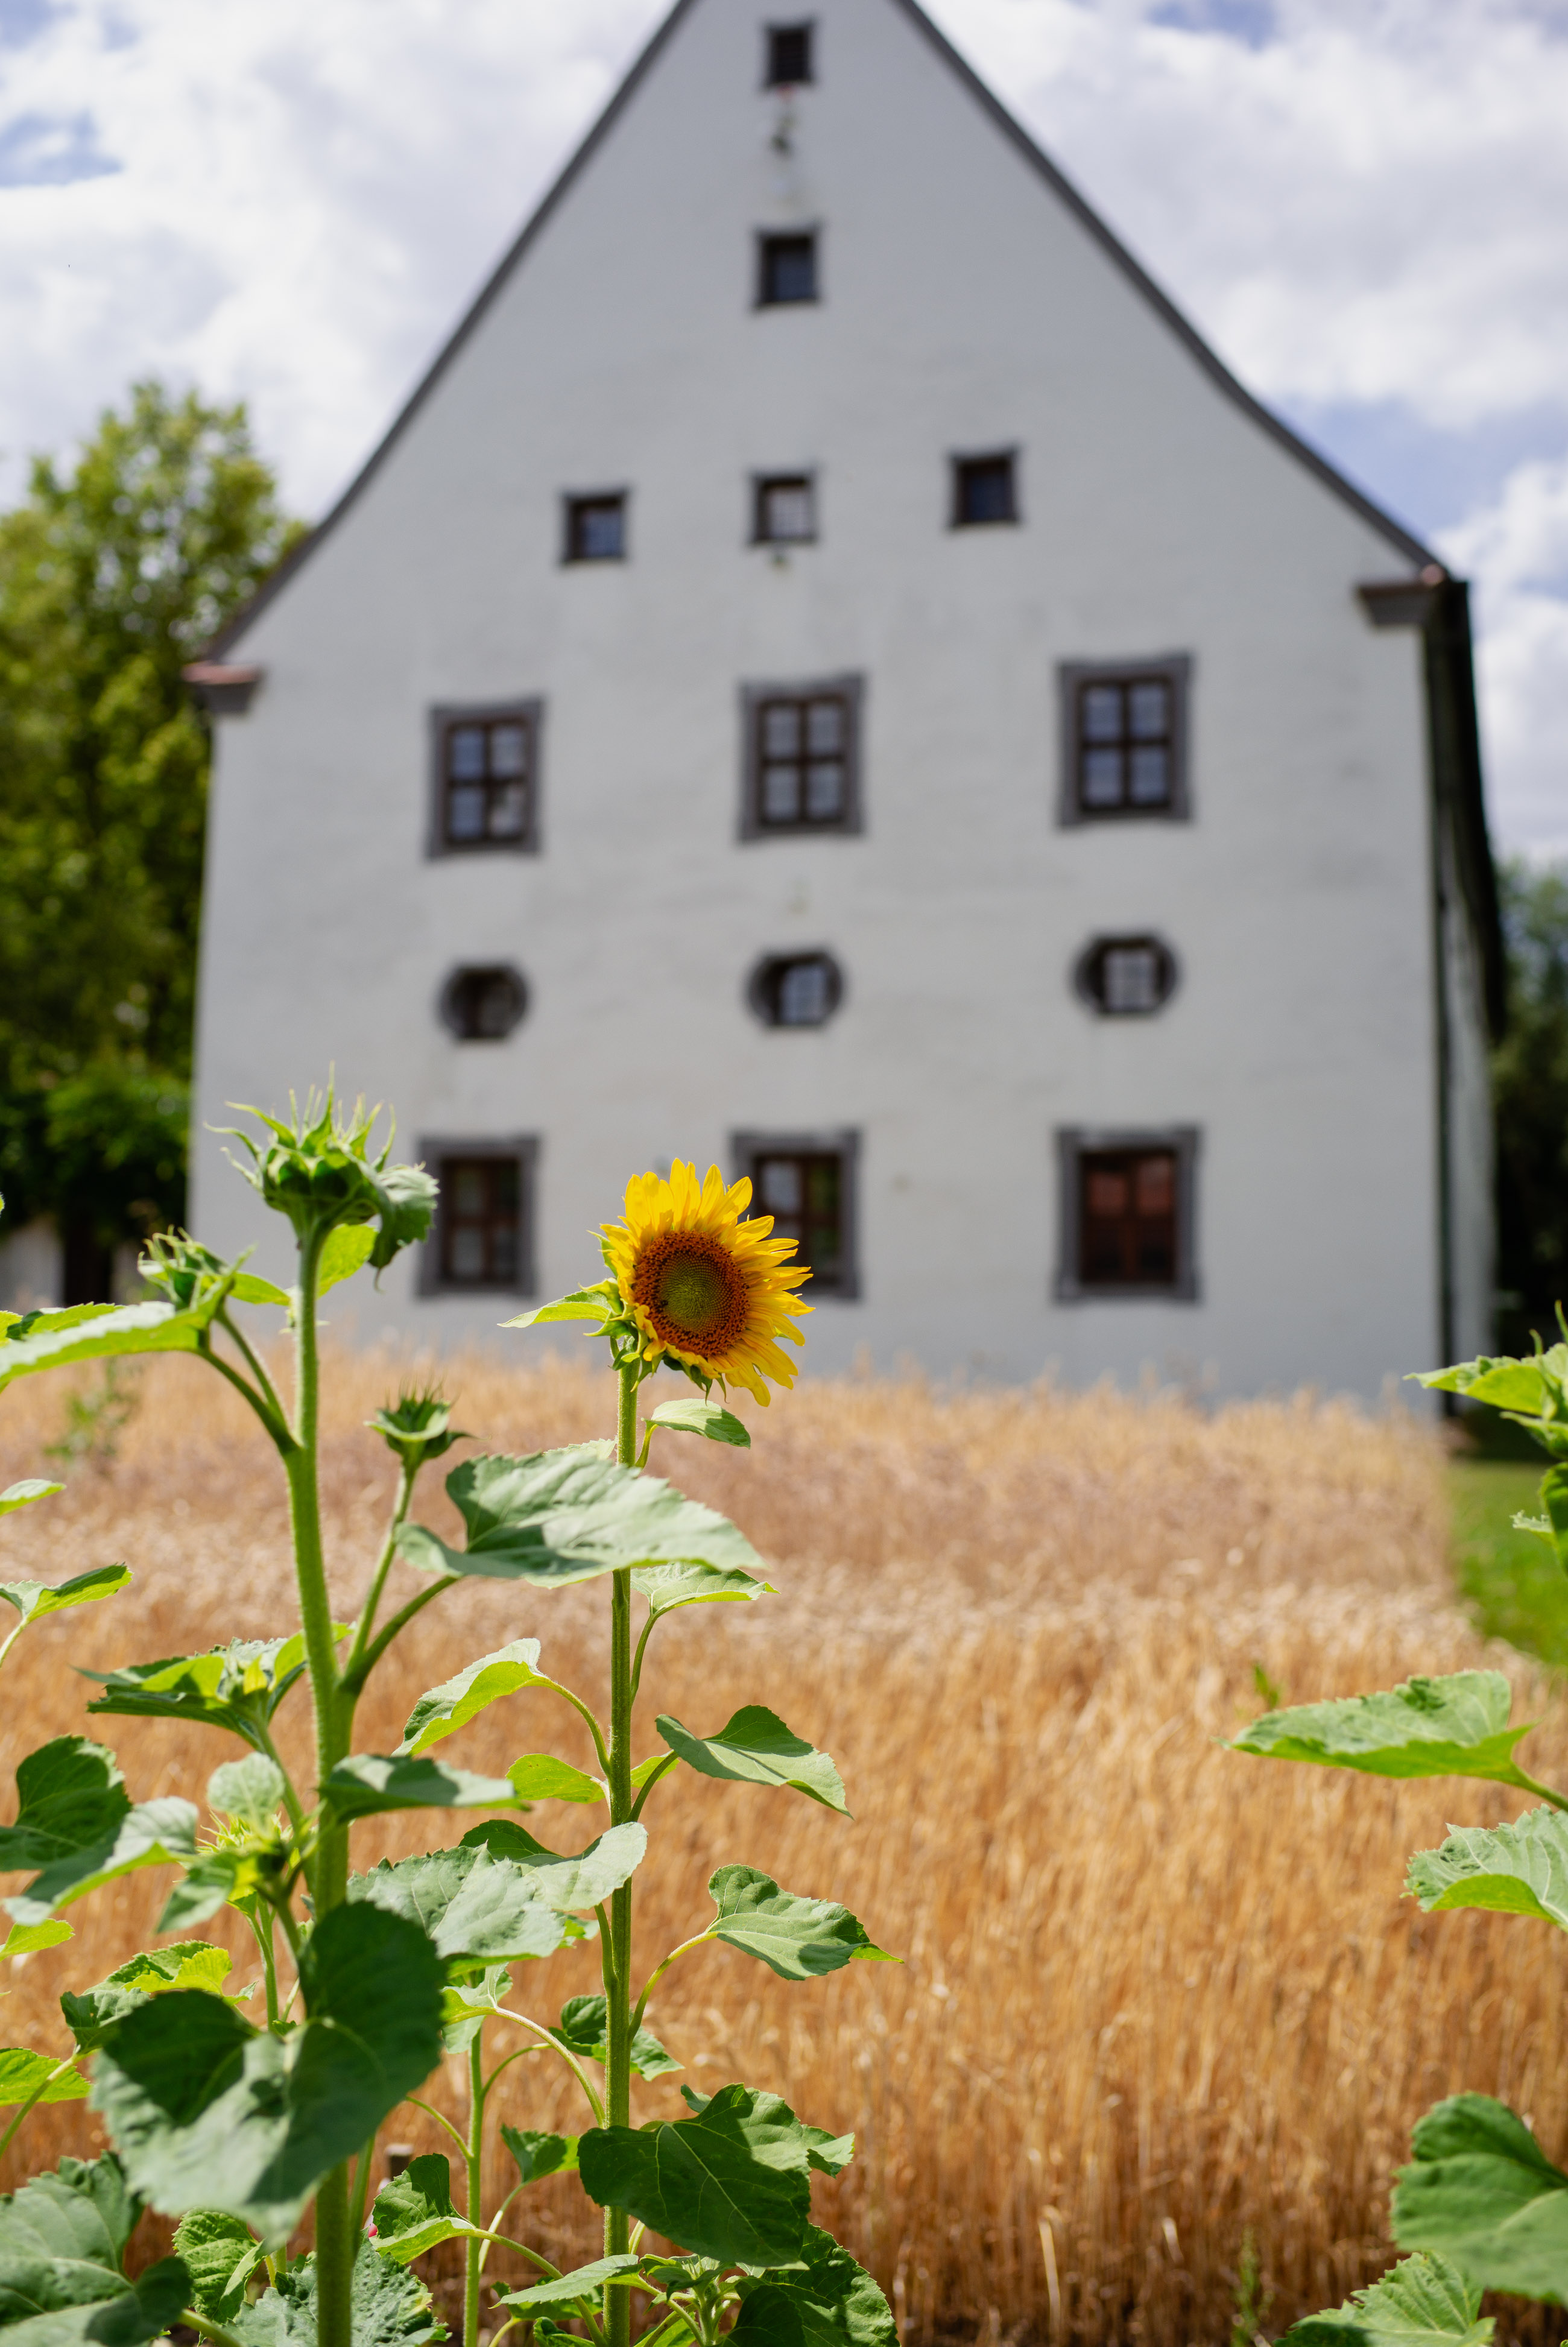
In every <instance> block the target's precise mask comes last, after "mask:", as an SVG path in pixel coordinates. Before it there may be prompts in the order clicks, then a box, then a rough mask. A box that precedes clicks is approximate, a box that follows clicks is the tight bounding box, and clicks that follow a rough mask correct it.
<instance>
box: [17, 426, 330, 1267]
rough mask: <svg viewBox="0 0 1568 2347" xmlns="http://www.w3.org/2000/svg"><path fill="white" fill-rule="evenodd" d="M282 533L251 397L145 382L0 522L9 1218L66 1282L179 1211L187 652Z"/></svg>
mask: <svg viewBox="0 0 1568 2347" xmlns="http://www.w3.org/2000/svg"><path fill="white" fill-rule="evenodd" d="M297 534H298V526H297V525H291V524H290V523H288V522H287V521H286V520H285V518H284V517H283V514H282V509H281V507H280V505H279V501H278V495H277V487H276V484H275V482H274V480H273V478H272V474H271V473H270V472H269V471H268V469H267V467H266V466H264V465H263V464H262V463H261V459H260V458H259V457H258V456H257V455H256V453H255V449H254V447H253V446H252V443H251V432H250V426H249V425H248V423H247V421H246V415H245V410H244V408H243V406H236V407H231V408H221V407H209V406H207V405H203V403H202V402H201V401H200V399H198V398H197V397H196V395H194V394H193V393H188V394H187V395H185V396H184V397H183V398H182V399H179V400H175V399H173V398H171V397H170V395H169V394H168V393H167V392H166V391H165V390H164V389H163V388H162V387H161V386H160V385H159V384H156V383H143V384H137V385H136V386H135V387H134V388H133V390H132V392H131V394H130V397H129V400H128V404H127V406H126V408H125V411H124V412H123V413H115V412H113V411H109V412H106V414H105V415H103V417H102V418H101V420H100V422H99V425H98V429H97V434H96V435H95V436H94V437H93V438H92V439H91V440H90V441H88V442H87V445H86V446H84V447H83V449H82V451H81V453H80V456H79V458H78V460H77V465H76V467H75V469H74V471H71V472H69V473H68V474H67V473H62V472H61V471H60V470H58V469H56V466H55V464H54V463H53V462H52V461H51V460H50V459H49V458H47V457H40V458H38V459H37V460H36V462H35V463H34V466H33V468H32V476H31V481H30V485H29V489H28V494H27V497H26V499H25V501H24V502H23V503H22V504H21V505H20V506H19V507H17V508H16V509H15V511H14V512H12V513H9V514H7V515H5V516H4V517H0V1187H3V1188H4V1191H5V1197H6V1206H7V1211H6V1216H5V1224H4V1225H3V1226H0V1227H3V1228H4V1229H5V1230H15V1229H16V1228H19V1227H20V1225H22V1224H23V1223H24V1222H26V1221H28V1220H31V1219H32V1217H33V1216H34V1215H36V1214H53V1215H54V1216H55V1218H56V1222H57V1223H58V1224H59V1225H60V1227H61V1230H62V1233H63V1234H64V1235H65V1238H66V1241H67V1299H68V1300H69V1298H70V1295H71V1291H73V1290H79V1289H82V1288H84V1287H86V1288H90V1289H91V1290H93V1291H94V1292H95V1293H98V1294H101V1293H103V1292H104V1288H103V1280H104V1275H105V1268H106V1266H105V1263H104V1257H105V1255H106V1254H107V1252H108V1250H109V1249H110V1248H112V1246H113V1245H115V1244H116V1242H117V1241H118V1240H119V1239H121V1238H123V1237H127V1236H131V1235H136V1234H137V1233H138V1231H145V1230H146V1229H149V1228H151V1227H154V1226H157V1225H160V1224H166V1223H169V1222H172V1221H175V1220H178V1219H179V1216H180V1214H181V1213H182V1210H183V1202H184V1154H185V1150H184V1133H185V1122H186V1116H187V1099H188V1092H187V1087H188V1082H189V1077H190V1040H191V1028H192V1017H193V1010H194V1002H195V983H196V940H197V925H198V918H199V911H200V890H201V859H202V843H203V832H204V820H205V812H206V796H207V778H208V770H209V765H210V737H209V734H208V730H207V727H206V724H205V723H204V721H203V720H202V718H201V717H200V714H199V713H198V712H197V711H196V710H195V708H194V707H193V706H192V704H191V702H190V695H189V693H188V692H187V691H186V688H185V686H184V684H183V682H181V677H180V671H181V669H182V668H183V666H184V665H185V663H186V662H187V661H190V659H191V658H192V657H193V656H194V655H195V654H196V652H197V651H199V650H200V647H201V645H202V644H203V642H204V641H206V640H207V639H208V638H209V637H210V635H211V634H212V633H213V632H214V630H216V629H217V628H218V627H219V626H220V624H221V623H222V621H223V620H225V619H226V618H227V617H228V616H229V614H230V613H231V612H232V611H233V610H236V609H237V608H238V607H239V606H240V605H241V604H242V603H243V602H245V601H246V600H248V598H249V597H250V596H251V595H252V594H253V593H254V592H255V589H256V588H257V587H258V586H259V585H260V583H261V580H262V579H264V578H265V577H266V575H267V573H268V572H269V571H270V570H271V569H272V568H273V567H274V565H275V564H276V563H277V561H278V560H279V559H280V558H281V556H282V554H283V553H284V552H286V551H287V548H288V547H289V546H290V544H291V543H292V540H293V538H294V537H295V536H296V535H297Z"/></svg>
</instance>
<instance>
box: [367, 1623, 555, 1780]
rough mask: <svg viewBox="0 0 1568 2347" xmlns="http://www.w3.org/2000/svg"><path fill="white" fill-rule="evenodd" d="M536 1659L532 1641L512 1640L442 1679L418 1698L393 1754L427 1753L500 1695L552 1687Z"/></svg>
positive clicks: (535, 1650) (537, 1657)
mask: <svg viewBox="0 0 1568 2347" xmlns="http://www.w3.org/2000/svg"><path fill="white" fill-rule="evenodd" d="M538 1659H539V1642H538V1639H537V1638H517V1639H514V1641H513V1642H512V1644H511V1645H509V1646H501V1647H498V1648H497V1651H496V1653H495V1654H493V1655H480V1657H479V1659H478V1661H477V1663H466V1664H465V1665H464V1666H463V1668H462V1669H461V1670H460V1671H459V1672H457V1674H456V1676H455V1677H453V1678H449V1679H443V1680H442V1682H441V1685H440V1686H433V1687H429V1688H427V1689H426V1690H425V1694H424V1695H422V1696H420V1698H419V1700H418V1702H417V1703H416V1704H415V1706H414V1708H413V1710H412V1711H411V1712H410V1713H409V1715H408V1720H407V1724H406V1726H405V1728H404V1731H403V1742H402V1743H401V1744H400V1745H399V1747H398V1750H399V1751H400V1752H405V1753H411V1754H413V1753H420V1752H428V1751H429V1749H430V1747H431V1746H432V1745H433V1744H439V1743H441V1742H442V1740H443V1739H444V1738H445V1737H448V1736H454V1735H456V1732H457V1730H458V1728H460V1727H466V1726H467V1724H468V1722H469V1720H471V1719H475V1718H477V1717H478V1715H479V1713H480V1712H482V1711H487V1710H488V1709H489V1706H491V1704H493V1703H499V1702H500V1700H501V1698H502V1696H508V1695H517V1694H518V1693H520V1691H521V1690H522V1689H523V1688H524V1687H553V1686H554V1685H555V1681H554V1680H553V1679H550V1678H547V1677H546V1676H544V1674H543V1672H542V1671H540V1670H539V1669H538V1667H537V1665H538Z"/></svg>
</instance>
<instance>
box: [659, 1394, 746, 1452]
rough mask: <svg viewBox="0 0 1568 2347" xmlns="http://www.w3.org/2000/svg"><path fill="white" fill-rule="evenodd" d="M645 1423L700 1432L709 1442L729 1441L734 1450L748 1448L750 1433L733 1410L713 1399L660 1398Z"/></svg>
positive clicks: (673, 1431)
mask: <svg viewBox="0 0 1568 2347" xmlns="http://www.w3.org/2000/svg"><path fill="white" fill-rule="evenodd" d="M648 1423H649V1425H650V1426H658V1427H662V1428H663V1429H664V1430H666V1432H668V1433H671V1434H703V1435H706V1436H707V1438H708V1440H709V1441H710V1442H729V1443H733V1445H734V1447H735V1448H736V1450H750V1449H751V1447H752V1438H751V1436H750V1435H749V1434H748V1433H747V1431H746V1429H745V1427H744V1426H743V1424H742V1422H741V1420H740V1419H738V1418H737V1417H736V1416H735V1414H734V1412H733V1410H729V1409H720V1407H719V1405H718V1403H717V1402H716V1401H703V1400H702V1399H701V1398H700V1397H699V1396H697V1395H693V1396H692V1399H691V1400H690V1401H661V1403H660V1405H659V1407H658V1409H655V1410H651V1411H650V1413H649V1418H648Z"/></svg>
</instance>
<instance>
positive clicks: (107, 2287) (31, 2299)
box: [0, 2154, 190, 2347]
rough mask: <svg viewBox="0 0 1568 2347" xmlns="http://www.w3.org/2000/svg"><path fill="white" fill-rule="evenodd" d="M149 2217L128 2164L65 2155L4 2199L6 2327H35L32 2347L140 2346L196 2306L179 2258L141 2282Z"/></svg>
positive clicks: (0, 2323) (1, 2239) (0, 2218)
mask: <svg viewBox="0 0 1568 2347" xmlns="http://www.w3.org/2000/svg"><path fill="white" fill-rule="evenodd" d="M140 2214H141V2207H140V2203H139V2202H138V2200H136V2199H135V2198H133V2197H132V2195H131V2193H130V2192H129V2191H128V2188H127V2186H126V2181H125V2177H124V2174H123V2172H122V2170H121V2168H120V2165H119V2162H118V2160H117V2159H115V2158H114V2157H113V2156H112V2154H111V2155H107V2156H106V2157H104V2158H102V2159H95V2160H80V2159H62V2160H61V2162H60V2165H59V2167H58V2168H56V2170H54V2172H53V2173H50V2174H46V2175H42V2176H35V2177H34V2178H32V2179H31V2180H30V2181H29V2182H28V2183H26V2184H25V2185H23V2187H22V2188H21V2190H20V2191H19V2192H12V2193H7V2194H6V2195H5V2198H0V2329H4V2330H15V2329H16V2328H17V2327H18V2326H19V2325H25V2326H26V2330H25V2332H24V2336H25V2338H26V2342H27V2347H35V2342H36V2347H87V2342H89V2341H96V2342H98V2347H140V2342H142V2341H143V2340H147V2339H155V2338H157V2337H159V2335H160V2334H161V2333H162V2332H164V2331H165V2330H167V2328H168V2326H169V2323H170V2322H171V2321H173V2320H174V2318H175V2317H176V2316H177V2315H178V2313H179V2310H180V2309H181V2307H182V2306H184V2305H186V2304H187V2303H188V2302H189V2296H190V2291H189V2283H188V2280H187V2277H186V2274H185V2270H184V2268H183V2267H182V2266H181V2265H180V2264H179V2260H177V2259H172V2258H169V2259H164V2260H162V2261H161V2262H160V2263H159V2264H158V2265H155V2266H150V2267H149V2268H148V2270H147V2271H146V2272H145V2273H142V2274H140V2275H138V2278H137V2280H135V2281H134V2282H133V2281H130V2280H128V2279H127V2276H126V2273H125V2270H124V2266H123V2262H122V2261H123V2260H124V2257H125V2251H126V2245H127V2243H128V2241H129V2239H130V2236H131V2234H132V2232H133V2231H134V2230H135V2228H136V2223H137V2219H138V2217H139V2216H140Z"/></svg>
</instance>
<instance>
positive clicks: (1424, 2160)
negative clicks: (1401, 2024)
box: [1390, 2095, 1568, 2305]
mask: <svg viewBox="0 0 1568 2347" xmlns="http://www.w3.org/2000/svg"><path fill="white" fill-rule="evenodd" d="M1410 2149H1411V2152H1412V2154H1413V2155H1414V2157H1413V2159H1412V2162H1411V2165H1410V2166H1409V2168H1401V2169H1400V2170H1399V2176H1398V2177H1397V2178H1396V2179H1395V2184H1394V2197H1393V2206H1392V2209H1391V2212H1390V2213H1391V2217H1392V2229H1393V2235H1394V2239H1395V2240H1396V2241H1398V2243H1399V2247H1400V2249H1402V2250H1430V2251H1432V2253H1433V2254H1434V2255H1435V2256H1437V2257H1440V2258H1444V2259H1446V2260H1449V2262H1450V2263H1451V2264H1453V2265H1456V2266H1458V2268H1459V2269H1460V2272H1461V2273H1463V2274H1464V2275H1465V2276H1466V2277H1467V2279H1468V2280H1470V2281H1471V2282H1473V2283H1478V2284H1479V2285H1480V2286H1481V2289H1483V2290H1508V2291H1517V2292H1518V2294H1519V2295H1520V2296H1521V2297H1522V2298H1546V2299H1553V2300H1554V2301H1556V2302H1557V2303H1558V2304H1559V2305H1563V2304H1568V2176H1564V2175H1563V2171H1562V2169H1561V2168H1553V2165H1552V2162H1551V2161H1550V2160H1549V2159H1548V2158H1547V2157H1546V2156H1545V2154H1544V2153H1543V2152H1542V2148H1541V2147H1540V2145H1539V2144H1538V2143H1537V2142H1536V2140H1535V2137H1533V2136H1532V2134H1531V2132H1530V2130H1529V2128H1528V2127H1526V2126H1525V2125H1524V2123H1523V2121H1522V2120H1521V2119H1518V2118H1516V2117H1515V2116H1514V2115H1513V2113H1512V2111H1511V2110H1510V2109H1509V2108H1508V2106H1507V2105H1506V2104H1504V2103H1499V2102H1494V2101H1493V2100H1492V2098H1491V2096H1490V2095H1454V2096H1450V2099H1449V2100H1448V2101H1447V2102H1442V2103H1439V2104H1438V2105H1437V2106H1436V2108H1435V2109H1433V2110H1430V2111H1429V2112H1428V2113H1427V2115H1426V2116H1425V2117H1424V2118H1421V2119H1418V2120H1417V2122H1416V2127H1415V2132H1414V2135H1413V2136H1412V2137H1411V2141H1410Z"/></svg>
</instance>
